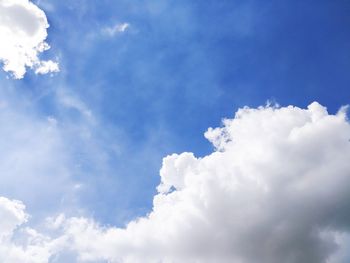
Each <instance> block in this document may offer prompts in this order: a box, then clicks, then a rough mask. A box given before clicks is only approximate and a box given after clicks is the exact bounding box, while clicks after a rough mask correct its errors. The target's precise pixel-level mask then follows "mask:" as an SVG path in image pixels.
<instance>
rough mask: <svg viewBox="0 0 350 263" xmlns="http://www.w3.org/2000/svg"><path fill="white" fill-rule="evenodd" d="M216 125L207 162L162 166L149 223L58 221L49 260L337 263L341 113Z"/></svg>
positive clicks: (349, 168)
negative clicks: (62, 256) (69, 254)
mask: <svg viewBox="0 0 350 263" xmlns="http://www.w3.org/2000/svg"><path fill="white" fill-rule="evenodd" d="M223 124H224V125H223V127H221V128H216V129H209V130H208V131H207V132H206V133H205V136H206V138H208V139H209V140H210V141H211V142H212V143H213V145H214V146H215V147H216V149H217V150H216V151H215V152H213V153H212V154H210V155H208V156H205V157H203V158H196V157H195V156H194V155H193V154H192V153H182V154H179V155H178V154H173V155H170V156H168V157H166V158H164V160H163V166H162V168H161V171H160V176H161V183H160V185H159V187H158V191H159V193H158V194H157V195H156V196H155V197H154V202H153V210H152V211H151V213H150V214H149V215H147V216H145V217H142V218H139V219H137V220H135V221H132V222H130V223H129V224H128V225H127V226H126V228H115V227H103V226H100V225H99V224H98V223H96V222H94V221H93V220H91V219H86V218H68V219H66V218H64V216H60V217H58V218H57V220H51V225H52V227H53V228H55V229H58V230H59V231H61V234H60V236H59V238H58V239H51V240H50V242H49V246H53V247H55V249H53V250H51V252H50V253H58V251H59V250H60V251H61V252H60V253H62V252H63V253H66V251H67V249H68V248H69V250H68V251H75V252H76V253H77V255H78V260H81V261H82V262H89V261H102V260H106V261H108V262H118V263H119V262H123V263H137V262H146V263H147V262H150V263H151V262H164V263H170V262H171V263H180V262H181V263H197V262H200V263H214V262H220V263H225V262H237V263H255V262H261V263H280V262H285V263H306V262H318V263H322V262H332V263H335V262H337V263H339V262H342V261H341V260H343V259H341V255H342V253H338V254H337V256H336V257H332V255H334V254H335V252H336V251H337V249H338V248H340V245H343V246H346V244H344V240H346V238H342V237H347V236H348V230H349V227H350V214H349V212H348V211H350V202H349V200H350V191H349V185H350V163H349V159H350V142H349V139H350V125H349V122H348V121H347V119H346V114H345V109H344V108H342V109H341V110H340V111H339V113H337V114H336V115H330V114H328V113H327V110H326V109H325V108H324V107H322V106H321V105H319V104H318V103H312V104H311V105H310V106H309V107H308V109H300V108H297V107H292V106H289V107H282V108H278V107H270V106H267V107H260V108H258V109H251V108H243V109H240V110H239V111H238V112H237V113H236V115H235V117H234V118H233V119H225V120H224V121H223ZM16 204H17V206H18V204H19V207H21V205H20V203H15V204H14V205H16ZM19 209H20V210H21V208H19ZM22 221H23V220H22ZM52 244H55V245H52ZM47 246H48V245H47V244H46V246H44V247H47Z"/></svg>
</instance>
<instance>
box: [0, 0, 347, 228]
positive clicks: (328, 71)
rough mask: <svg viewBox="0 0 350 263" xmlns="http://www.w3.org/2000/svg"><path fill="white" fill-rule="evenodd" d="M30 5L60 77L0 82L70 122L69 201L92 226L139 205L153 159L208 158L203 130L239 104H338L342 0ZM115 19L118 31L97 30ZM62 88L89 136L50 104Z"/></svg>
mask: <svg viewBox="0 0 350 263" xmlns="http://www.w3.org/2000/svg"><path fill="white" fill-rule="evenodd" d="M36 3H37V4H38V6H39V7H40V8H42V9H43V10H44V11H45V13H46V15H47V17H48V20H49V23H50V28H49V30H48V32H49V37H48V42H49V43H50V45H51V49H50V50H49V51H48V52H46V53H45V54H44V55H43V57H53V56H58V58H59V63H60V68H61V72H60V73H58V74H54V76H38V75H35V74H33V73H31V72H28V73H27V75H26V76H25V78H24V79H22V80H12V79H6V74H5V73H1V83H2V86H11V87H12V86H13V87H14V88H13V89H12V91H11V92H12V93H13V96H17V93H19V94H20V96H21V97H22V98H23V99H24V100H26V101H28V102H29V103H30V104H31V106H30V107H31V110H32V111H34V112H35V114H37V115H39V116H53V117H55V118H57V119H58V120H59V121H60V122H61V123H62V125H66V126H69V127H70V128H69V129H67V130H66V132H67V133H69V136H71V137H72V138H73V142H72V149H71V150H72V151H73V152H74V153H73V156H74V158H77V159H79V162H80V166H79V168H78V169H77V171H76V172H75V173H76V175H75V176H77V180H83V181H87V182H88V184H89V187H88V189H87V190H86V191H83V193H80V194H79V196H78V197H77V198H78V199H79V202H80V203H81V205H82V206H84V208H86V209H87V211H89V212H90V213H92V214H93V215H94V216H96V217H97V218H99V219H100V220H102V221H103V222H107V223H117V224H122V223H123V222H124V221H125V220H127V219H130V217H133V216H135V215H142V214H144V213H145V212H147V211H148V210H149V209H150V207H151V202H152V196H153V195H154V192H155V186H156V185H157V184H158V183H159V177H158V171H159V168H160V165H161V159H162V157H164V156H165V155H167V154H170V153H173V152H183V151H192V152H194V153H195V154H196V155H198V156H202V155H204V154H207V153H208V152H210V151H211V149H212V147H211V145H210V144H209V142H207V141H206V140H205V138H204V137H203V136H202V134H203V133H204V131H206V129H207V128H208V127H210V126H213V127H215V126H218V125H220V120H221V119H222V118H224V117H231V116H232V115H233V113H234V112H235V111H236V110H237V109H238V108H239V107H242V106H245V105H247V106H251V107H255V106H259V105H263V104H265V103H266V101H267V100H270V101H272V102H277V103H279V104H281V105H289V104H293V105H296V106H301V107H305V106H307V105H308V104H309V103H311V102H312V101H319V102H320V103H322V104H323V105H325V106H327V108H328V109H329V110H330V111H331V112H335V111H336V110H337V109H338V108H339V107H340V106H341V105H345V104H348V103H349V92H348V85H349V82H350V74H348V71H349V68H350V35H349V30H348V28H350V17H349V16H348V12H349V9H350V3H349V2H348V1H221V2H220V3H218V2H217V1H132V2H130V1H106V0H105V1H74V2H71V1H70V2H67V1H48V0H45V1H37V2H36ZM124 22H126V23H129V24H130V28H128V30H126V31H125V32H123V33H121V34H115V35H114V36H108V35H104V34H103V32H102V30H103V28H105V27H112V26H114V25H115V24H117V23H124ZM62 93H64V94H69V96H72V97H75V98H76V99H77V100H79V101H81V103H82V104H84V107H86V109H88V110H89V111H91V112H92V114H93V115H94V118H95V123H94V124H93V125H92V124H91V125H90V124H87V125H88V126H89V125H90V126H89V127H87V129H88V130H89V133H91V138H90V142H86V141H84V139H82V138H79V136H78V135H74V133H75V132H76V131H75V127H74V125H75V124H77V123H79V122H81V123H84V125H85V124H86V120H85V119H84V118H85V117H84V114H81V112H79V110H77V109H75V108H69V107H68V108H64V107H62V105H60V103H59V102H58V101H57V100H58V99H57V96H58V95H57V94H62ZM67 136H68V135H67ZM89 143H91V145H90V144H89ZM92 147H96V148H98V149H99V151H100V156H99V157H100V158H99V159H100V160H96V159H94V156H91V154H90V152H91V148H92ZM89 148H90V149H89ZM95 162H98V165H97V164H96V163H95ZM33 202H34V201H33ZM35 202H36V203H37V202H39V203H40V201H38V200H35ZM27 205H30V204H27ZM29 207H30V206H29ZM110 209H113V213H110ZM120 214H121V216H120Z"/></svg>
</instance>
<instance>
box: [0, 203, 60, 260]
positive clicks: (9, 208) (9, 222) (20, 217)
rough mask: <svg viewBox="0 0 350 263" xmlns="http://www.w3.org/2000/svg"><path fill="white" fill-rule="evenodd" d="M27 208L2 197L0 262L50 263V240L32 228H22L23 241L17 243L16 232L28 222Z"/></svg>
mask: <svg viewBox="0 0 350 263" xmlns="http://www.w3.org/2000/svg"><path fill="white" fill-rule="evenodd" d="M24 209H25V206H24V205H23V204H22V202H20V201H16V200H9V199H7V198H4V197H0V218H1V222H0V261H1V262H4V263H14V262H25V263H43V262H48V259H49V257H50V255H51V254H52V253H53V252H52V251H50V250H51V249H50V247H49V245H48V244H49V243H48V240H49V239H48V238H46V237H45V236H43V235H40V234H38V233H37V232H36V231H35V230H33V229H30V228H22V233H18V234H22V239H21V240H20V241H17V242H16V241H15V231H16V230H17V228H18V227H19V226H21V225H22V224H24V223H25V222H26V221H27V218H28V215H27V214H26V213H25V212H24Z"/></svg>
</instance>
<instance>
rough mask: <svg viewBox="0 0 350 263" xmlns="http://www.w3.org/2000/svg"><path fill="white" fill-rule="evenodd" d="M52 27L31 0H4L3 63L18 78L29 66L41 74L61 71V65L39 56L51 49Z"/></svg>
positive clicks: (0, 5) (0, 13)
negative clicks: (50, 30)
mask: <svg viewBox="0 0 350 263" xmlns="http://www.w3.org/2000/svg"><path fill="white" fill-rule="evenodd" d="M48 27H49V24H48V22H47V19H46V15H45V13H44V12H43V11H42V10H41V9H39V8H38V7H37V6H36V5H34V4H33V3H31V2H30V1H28V0H0V39H1V41H0V62H3V64H4V65H3V69H4V70H5V71H6V72H10V73H12V74H13V76H14V77H15V78H17V79H20V78H23V76H24V74H25V72H26V67H29V68H32V69H34V70H35V72H36V73H37V74H46V73H49V72H57V71H58V70H59V68H58V64H57V63H56V62H53V61H52V60H48V61H42V60H40V59H39V57H38V56H39V54H40V53H41V52H43V51H45V50H47V49H49V48H50V46H49V45H48V44H47V43H46V42H45V39H46V37H47V30H46V29H47V28H48Z"/></svg>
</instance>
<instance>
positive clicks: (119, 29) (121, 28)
mask: <svg viewBox="0 0 350 263" xmlns="http://www.w3.org/2000/svg"><path fill="white" fill-rule="evenodd" d="M129 28H130V24H129V23H119V24H116V25H114V26H111V27H105V28H103V29H102V33H103V34H105V35H107V36H110V37H113V36H115V35H116V34H120V33H124V32H125V31H126V30H128V29H129Z"/></svg>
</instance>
